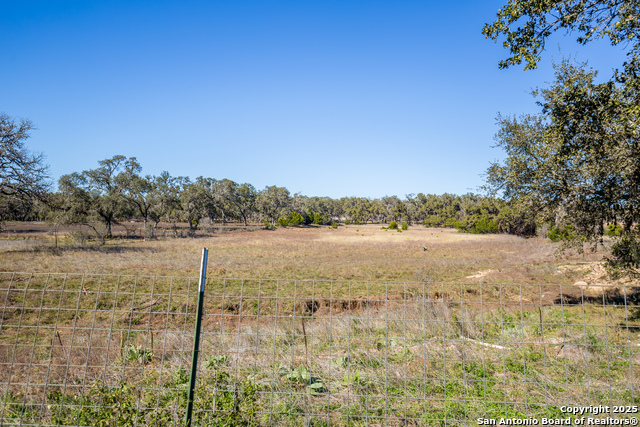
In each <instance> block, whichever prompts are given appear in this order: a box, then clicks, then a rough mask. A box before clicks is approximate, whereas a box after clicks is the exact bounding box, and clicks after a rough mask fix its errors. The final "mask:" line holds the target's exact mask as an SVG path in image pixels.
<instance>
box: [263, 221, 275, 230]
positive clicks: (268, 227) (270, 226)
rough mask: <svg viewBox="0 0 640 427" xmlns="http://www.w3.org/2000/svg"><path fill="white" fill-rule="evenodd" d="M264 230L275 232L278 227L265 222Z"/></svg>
mask: <svg viewBox="0 0 640 427" xmlns="http://www.w3.org/2000/svg"><path fill="white" fill-rule="evenodd" d="M264 228H266V229H267V230H275V229H276V227H275V226H274V225H272V224H271V223H270V222H269V221H265V222H264Z"/></svg>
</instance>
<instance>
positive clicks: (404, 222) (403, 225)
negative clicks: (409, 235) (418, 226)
mask: <svg viewBox="0 0 640 427" xmlns="http://www.w3.org/2000/svg"><path fill="white" fill-rule="evenodd" d="M401 228H402V229H403V230H408V229H409V224H407V221H402V225H401Z"/></svg>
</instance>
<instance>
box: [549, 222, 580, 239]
mask: <svg viewBox="0 0 640 427" xmlns="http://www.w3.org/2000/svg"><path fill="white" fill-rule="evenodd" d="M574 230H575V228H574V227H573V225H571V224H567V225H566V226H564V227H563V226H558V227H550V228H549V231H548V232H547V237H548V238H549V239H551V241H552V242H559V241H561V240H565V241H567V240H570V239H571V238H572V237H573V231H574Z"/></svg>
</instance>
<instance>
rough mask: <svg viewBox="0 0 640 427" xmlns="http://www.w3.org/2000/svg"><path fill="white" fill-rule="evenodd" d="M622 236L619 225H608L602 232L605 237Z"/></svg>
mask: <svg viewBox="0 0 640 427" xmlns="http://www.w3.org/2000/svg"><path fill="white" fill-rule="evenodd" d="M620 234H622V226H621V225H620V224H609V225H607V229H606V230H605V232H604V235H605V236H619V235H620Z"/></svg>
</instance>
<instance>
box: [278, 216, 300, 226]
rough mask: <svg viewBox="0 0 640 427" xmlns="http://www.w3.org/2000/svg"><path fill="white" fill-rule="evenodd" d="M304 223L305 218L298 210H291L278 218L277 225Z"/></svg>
mask: <svg viewBox="0 0 640 427" xmlns="http://www.w3.org/2000/svg"><path fill="white" fill-rule="evenodd" d="M304 223H305V219H304V217H303V216H302V215H300V214H299V213H298V212H291V213H290V214H289V215H288V216H286V217H282V216H281V217H280V218H278V226H279V227H289V226H291V227H298V226H300V225H302V224H304Z"/></svg>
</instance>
